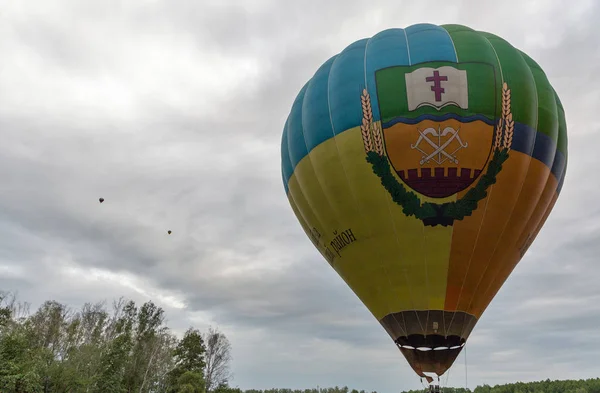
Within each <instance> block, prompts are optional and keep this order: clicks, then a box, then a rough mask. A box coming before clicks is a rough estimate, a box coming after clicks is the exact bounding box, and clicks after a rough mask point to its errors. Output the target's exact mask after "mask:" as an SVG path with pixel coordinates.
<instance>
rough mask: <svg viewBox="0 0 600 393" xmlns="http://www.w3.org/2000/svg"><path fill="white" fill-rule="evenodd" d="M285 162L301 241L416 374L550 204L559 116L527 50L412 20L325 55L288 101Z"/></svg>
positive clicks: (459, 332)
mask: <svg viewBox="0 0 600 393" xmlns="http://www.w3.org/2000/svg"><path fill="white" fill-rule="evenodd" d="M281 160H282V162H281V165H282V176H283V184H284V187H285V191H286V194H287V197H288V199H289V202H290V205H291V207H292V209H293V211H294V213H295V215H296V217H297V218H298V221H299V222H300V224H301V225H302V227H303V228H304V231H305V232H306V234H307V235H308V237H309V238H310V239H311V241H312V242H313V244H314V245H315V246H316V247H317V248H318V250H319V251H320V252H321V254H322V255H323V256H324V258H325V259H326V260H327V261H328V262H329V264H330V265H331V266H332V267H333V268H334V269H335V270H336V271H337V272H338V273H339V275H340V276H341V277H342V278H343V280H344V281H345V282H346V283H347V284H348V286H349V287H350V288H351V289H352V290H353V291H354V293H355V294H356V295H357V296H358V297H359V298H360V300H361V301H362V302H363V303H364V304H365V306H366V307H367V308H368V309H369V310H370V312H371V313H372V314H373V315H374V316H375V318H376V319H377V320H378V321H379V323H380V324H381V325H382V326H383V328H384V329H385V330H386V331H387V333H388V334H389V335H390V337H391V338H392V339H393V340H394V342H395V343H396V345H397V346H398V347H399V348H400V351H401V352H402V354H404V356H405V357H406V359H407V360H408V363H409V364H410V366H411V367H412V368H413V370H414V371H415V372H416V373H417V374H418V375H420V376H422V377H426V375H425V374H424V373H435V374H437V375H438V376H440V375H442V374H444V373H445V372H446V371H447V370H448V369H449V368H450V366H451V365H452V364H453V362H454V361H455V359H456V357H457V356H458V354H459V353H460V351H461V350H462V348H463V346H464V345H465V343H466V340H467V338H468V337H469V335H470V334H471V331H472V330H473V328H474V326H475V324H476V323H477V321H478V320H479V319H480V318H481V315H482V313H483V312H484V310H485V309H486V308H487V307H488V305H489V304H490V302H491V301H492V299H493V298H494V296H495V295H496V293H497V292H498V290H499V289H500V287H501V286H502V284H503V283H504V281H505V280H506V279H507V277H508V276H509V274H510V273H511V272H512V270H513V269H514V268H515V266H516V265H517V263H518V262H519V261H520V259H521V258H522V257H523V254H524V253H525V252H526V250H527V249H528V247H529V246H530V245H531V243H532V241H533V240H534V239H535V237H536V235H537V234H538V232H539V231H540V229H541V227H542V225H543V224H544V222H545V221H546V219H547V217H548V215H549V213H550V211H551V210H552V208H553V206H554V204H555V202H556V199H557V197H558V195H559V193H560V190H561V188H562V184H563V181H564V177H565V171H566V164H567V127H566V123H565V114H564V111H563V107H562V105H561V102H560V100H559V98H558V96H557V94H556V92H555V91H554V89H553V87H552V86H551V84H550V83H549V81H548V79H547V78H546V75H545V74H544V72H543V71H542V69H541V68H540V66H539V65H538V64H537V63H536V62H535V61H533V60H532V59H531V58H530V57H529V56H528V55H527V54H525V53H523V52H521V51H520V50H518V49H516V48H514V47H513V46H511V44H509V43H508V42H506V41H505V40H503V39H502V38H499V37H497V36H495V35H493V34H490V33H485V32H480V31H475V30H472V29H471V28H469V27H466V26H460V25H442V26H436V25H432V24H418V25H413V26H410V27H407V28H406V29H389V30H385V31H382V32H380V33H378V34H376V35H375V36H373V37H371V38H369V39H362V40H359V41H356V42H354V43H352V44H351V45H349V46H348V47H347V48H346V49H344V50H343V51H342V52H341V53H339V54H337V55H335V56H333V57H332V58H330V59H329V60H328V61H326V62H325V63H324V64H323V65H322V66H321V67H320V68H319V69H318V70H317V71H316V73H315V74H314V76H313V77H312V78H311V79H310V80H309V81H308V82H307V83H306V84H305V85H304V87H303V88H302V89H301V90H300V92H299V94H298V96H297V98H296V100H295V101H294V103H293V106H292V108H291V113H290V114H289V117H288V119H287V121H286V124H285V127H284V130H283V137H282V146H281Z"/></svg>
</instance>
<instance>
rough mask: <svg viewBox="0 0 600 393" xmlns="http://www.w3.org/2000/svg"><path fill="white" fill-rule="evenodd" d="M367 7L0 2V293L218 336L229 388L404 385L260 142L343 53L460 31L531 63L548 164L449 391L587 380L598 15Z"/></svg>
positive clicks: (598, 296)
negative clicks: (552, 140) (552, 193)
mask: <svg viewBox="0 0 600 393" xmlns="http://www.w3.org/2000/svg"><path fill="white" fill-rule="evenodd" d="M368 4H369V2H366V1H357V0H344V1H342V0H340V1H327V2H325V1H322V0H319V1H317V0H306V1H298V2H288V1H280V0H273V1H267V0H261V1H241V0H240V1H225V0H213V1H208V0H203V1H193V0H168V1H167V0H138V1H117V0H88V1H79V0H73V1H60V0H38V1H34V0H30V1H11V0H0V136H1V138H0V289H2V290H10V291H18V293H19V298H20V299H21V300H27V301H29V302H31V303H32V305H33V306H34V307H36V306H38V305H39V304H40V303H41V302H42V301H43V300H46V299H55V300H58V301H61V302H64V303H67V304H69V305H71V306H73V307H79V306H80V305H82V304H83V303H84V302H86V301H98V300H102V299H108V300H110V299H113V298H117V297H119V296H126V297H129V298H132V299H134V300H136V301H138V302H144V301H146V300H150V299H151V300H153V301H154V302H156V303H157V304H159V305H160V306H161V307H163V308H164V309H165V310H166V312H167V316H168V318H169V325H170V326H171V327H172V328H173V329H175V330H176V331H178V332H181V331H183V330H184V329H185V328H187V327H188V326H189V325H191V324H193V325H195V326H196V327H198V328H200V329H202V330H205V329H206V328H207V327H208V325H209V324H212V325H218V326H219V327H220V328H221V330H222V331H224V333H225V334H226V335H227V336H228V337H229V339H230V340H231V342H232V346H233V356H234V360H233V363H232V366H233V372H234V374H235V379H234V380H233V385H234V386H235V385H238V386H239V387H241V388H243V389H249V388H269V387H291V388H310V387H316V386H317V385H320V386H334V385H339V386H343V385H348V386H350V387H355V388H358V389H369V390H377V391H378V392H380V393H385V392H393V391H399V390H402V389H409V388H418V387H420V386H421V385H420V383H419V381H418V378H417V377H416V376H415V374H414V373H413V372H412V370H410V367H409V366H408V364H407V363H406V361H405V360H404V358H403V357H402V355H401V354H400V353H399V351H398V350H397V349H396V348H395V346H394V345H393V344H392V342H391V340H390V339H389V337H388V336H387V334H386V333H385V331H384V330H383V329H382V328H381V327H380V326H379V324H378V323H377V322H376V321H375V320H374V319H373V317H372V316H371V315H370V314H369V313H368V312H367V310H366V309H365V308H364V306H363V305H362V304H361V303H360V302H359V300H358V299H357V298H356V297H355V295H354V294H353V293H352V292H351V291H350V290H349V289H348V288H347V287H346V285H345V284H344V283H343V282H342V280H341V279H340V278H339V277H338V276H337V275H336V274H335V272H334V271H333V270H332V269H330V268H329V267H328V265H327V264H326V263H325V262H324V261H323V260H322V258H321V256H320V255H319V254H318V253H317V251H316V250H314V248H313V246H312V244H311V243H310V241H309V240H308V239H307V238H306V237H305V235H304V233H303V232H302V230H301V227H300V225H299V224H298V223H297V222H296V219H295V217H294V215H293V213H292V211H291V209H290V207H289V205H288V202H287V199H286V197H285V195H284V191H283V187H282V184H281V176H280V147H279V146H280V135H281V129H282V126H283V124H284V122H285V118H286V117H287V114H288V112H289V109H290V107H291V104H292V102H293V99H294V98H295V95H296V92H297V91H298V90H299V89H300V88H301V87H302V85H303V84H304V82H305V81H306V80H307V79H308V78H310V77H311V75H312V73H313V72H314V71H316V69H317V68H318V67H319V66H320V64H322V62H324V61H325V60H327V59H328V58H329V57H330V56H331V55H332V54H334V53H337V52H339V51H340V50H342V49H343V48H344V47H345V46H346V45H347V44H349V43H351V42H353V41H355V40H357V39H361V38H364V37H368V36H372V35H374V34H375V33H377V32H378V31H380V30H382V29H385V28H389V27H405V26H408V25H410V24H414V23H419V22H431V23H462V24H467V25H469V26H471V27H473V28H475V29H480V30H487V31H490V32H494V33H495V34H498V35H500V36H502V37H504V38H505V39H507V40H509V41H510V42H511V43H512V44H513V45H515V46H517V47H518V48H520V49H522V50H524V51H526V52H527V53H529V54H530V55H531V56H532V57H533V58H534V59H536V60H537V61H538V62H539V64H540V65H541V66H542V67H543V68H544V69H545V71H546V73H547V75H548V77H549V79H550V81H551V82H552V83H553V85H554V86H555V88H556V89H557V91H558V93H559V95H560V97H561V99H562V101H563V104H564V106H565V108H566V113H567V122H568V129H569V149H570V160H569V169H568V173H567V181H566V182H565V186H564V188H563V194H562V195H561V198H560V199H559V202H558V204H557V205H556V208H555V209H554V212H553V213H552V215H551V217H550V219H549V221H548V222H547V224H546V226H545V228H544V229H543V230H542V232H541V233H540V235H539V237H538V239H537V240H536V241H535V243H534V244H533V246H532V247H531V248H530V250H529V253H528V254H527V256H526V257H525V258H524V260H523V261H522V263H521V264H520V265H519V267H518V268H517V269H516V270H515V271H514V273H513V275H512V276H511V278H510V279H509V280H508V281H507V283H506V284H505V286H504V287H503V289H502V291H501V292H500V293H499V295H498V296H497V297H496V299H495V300H494V302H493V304H492V306H490V308H488V310H487V311H486V313H485V314H484V317H483V319H482V320H481V321H480V323H479V324H478V326H477V327H476V329H475V331H474V333H473V335H472V336H471V339H470V341H469V345H468V349H467V352H468V353H467V362H468V386H469V387H471V388H474V387H475V386H476V385H478V384H482V383H489V384H496V383H504V382H511V381H516V380H521V381H532V380H539V379H545V378H552V379H555V378H560V379H566V378H587V377H598V376H600V361H599V360H598V359H600V344H598V342H600V331H599V330H598V326H599V324H600V290H599V289H598V284H597V283H598V282H599V280H600V270H598V269H597V268H596V265H597V260H598V259H597V258H598V254H599V253H600V243H599V242H598V241H597V239H598V238H599V236H600V207H599V205H598V200H600V186H599V185H598V184H599V183H598V178H599V176H598V174H597V173H596V170H597V168H598V165H599V164H600V155H599V154H598V146H599V144H600V132H599V131H600V122H598V120H597V118H596V117H595V115H594V114H595V113H596V112H597V111H598V109H597V108H598V107H599V105H600V72H599V71H600V67H599V66H598V64H600V47H599V44H600V32H599V28H598V25H597V21H598V20H599V19H600V2H597V1H594V0H589V1H584V0H582V1H576V2H574V1H571V2H568V3H567V2H564V1H549V0H544V1H528V2H524V1H502V2H499V1H481V0H473V1H453V2H446V1H423V0H419V1H418V2H417V1H398V0H390V1H379V2H373V3H372V5H370V6H369V5H368ZM100 196H102V197H104V198H106V202H105V203H104V204H102V205H100V204H99V203H98V202H97V199H98V197H100ZM167 229H171V230H172V231H173V234H172V235H171V236H167V235H166V231H167ZM464 360H465V359H464V356H463V355H461V356H460V357H459V359H458V360H457V362H456V363H455V366H454V367H453V368H452V370H451V371H450V373H449V379H448V382H447V383H448V385H452V386H464V385H465V369H464Z"/></svg>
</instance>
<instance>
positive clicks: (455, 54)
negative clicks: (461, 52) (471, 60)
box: [440, 26, 458, 63]
mask: <svg viewBox="0 0 600 393" xmlns="http://www.w3.org/2000/svg"><path fill="white" fill-rule="evenodd" d="M440 27H441V28H442V29H443V30H444V31H445V32H446V34H448V38H450V43H451V44H452V49H454V57H455V58H456V62H457V63H458V52H456V45H454V40H453V39H452V35H450V32H449V31H448V30H446V28H445V27H444V26H440Z"/></svg>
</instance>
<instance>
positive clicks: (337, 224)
mask: <svg viewBox="0 0 600 393" xmlns="http://www.w3.org/2000/svg"><path fill="white" fill-rule="evenodd" d="M329 72H331V68H330V69H329ZM327 78H329V73H328V74H327ZM313 83H314V79H313V78H311V80H310V82H309V83H308V85H307V86H306V90H305V91H304V96H303V97H302V103H301V106H300V124H301V125H302V127H301V131H302V140H303V141H304V145H305V146H306V151H307V154H306V157H305V158H307V159H308V162H309V163H310V167H311V169H312V172H313V173H314V179H315V180H316V182H317V184H318V185H319V188H320V189H321V193H322V194H323V196H324V197H325V200H326V201H327V205H328V210H329V211H331V212H332V213H333V216H334V217H335V220H334V223H335V225H336V226H338V227H339V226H340V225H341V222H342V220H341V217H340V216H339V214H338V211H337V210H336V209H334V207H333V203H332V201H331V200H330V197H329V195H327V193H326V192H325V189H324V188H323V183H322V182H321V179H320V178H319V175H317V171H316V170H315V166H314V164H313V161H312V158H311V154H310V152H309V151H308V142H307V141H306V133H305V132H304V120H303V117H304V102H305V99H306V92H308V90H309V89H310V88H311V85H312V84H313ZM311 207H312V206H311ZM313 213H315V212H314V209H313ZM314 215H315V217H317V216H318V215H317V214H314ZM319 221H320V220H319ZM321 226H322V228H323V229H331V228H326V227H325V226H324V225H323V223H322V222H321ZM322 235H323V236H324V237H328V236H329V234H328V233H327V234H325V233H323V234H322ZM336 264H337V263H336V262H335V259H334V260H333V262H332V263H331V265H332V267H333V268H334V269H335V270H336V271H337V269H336V267H335V266H336Z"/></svg>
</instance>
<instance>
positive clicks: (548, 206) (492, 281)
mask: <svg viewBox="0 0 600 393" xmlns="http://www.w3.org/2000/svg"><path fill="white" fill-rule="evenodd" d="M517 52H518V53H519V55H521V52H520V51H517ZM521 57H523V56H522V55H521ZM527 66H528V68H529V69H530V70H531V67H529V65H527ZM532 78H533V72H532ZM533 80H534V84H535V78H533ZM536 96H537V85H536ZM537 97H538V106H537V109H538V116H537V119H536V127H535V135H536V137H537V133H538V132H539V131H538V130H537V127H538V126H539V109H540V107H539V96H537ZM553 99H554V102H555V105H557V103H556V99H555V98H553ZM556 116H557V119H556V121H557V123H558V132H559V133H560V122H559V118H558V117H559V114H558V105H557V112H556ZM557 136H558V135H557ZM535 140H536V139H534V148H535ZM557 151H558V138H557V142H556V144H555V149H554V154H553V156H552V163H551V164H550V165H549V167H550V171H549V172H548V176H547V177H546V182H545V183H544V187H543V189H542V193H541V194H543V193H544V191H545V190H546V188H547V187H548V183H549V181H550V178H551V176H552V166H553V164H554V160H555V158H556V152H557ZM532 152H533V149H532ZM532 156H533V155H532V154H531V155H529V166H528V169H527V171H528V173H529V168H530V166H531V160H532V159H533V157H532ZM521 191H522V189H521ZM541 194H540V196H541ZM520 196H521V192H519V197H520ZM517 200H518V199H517ZM538 203H539V200H538ZM551 204H552V198H550V201H549V203H548V204H547V205H546V208H545V209H544V213H543V215H542V216H541V217H540V221H538V223H537V224H536V226H535V227H534V228H533V231H532V233H536V232H537V229H538V227H540V223H541V222H542V221H543V217H544V216H545V215H546V212H547V211H548V209H551ZM534 212H535V208H534V210H533V211H532V214H533V213H534ZM532 214H530V215H529V217H528V219H527V221H526V224H525V227H524V228H523V230H522V231H521V233H520V234H519V238H520V237H521V236H522V235H523V234H524V231H525V228H526V226H527V224H529V220H531V215H532ZM536 235H537V233H536ZM494 252H495V250H494ZM514 267H516V264H515V266H514ZM514 267H513V269H514ZM499 273H500V271H499V270H498V271H497V272H496V273H495V274H494V276H493V278H492V280H491V281H490V283H489V285H488V287H487V288H486V289H485V291H484V292H483V295H487V294H488V292H489V290H490V288H492V286H493V285H494V283H495V282H496V279H497V277H498V274H499Z"/></svg>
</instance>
